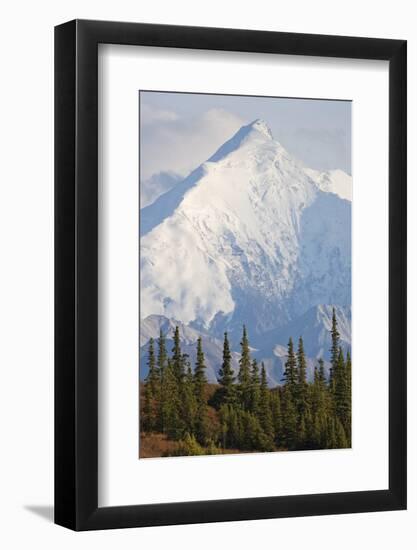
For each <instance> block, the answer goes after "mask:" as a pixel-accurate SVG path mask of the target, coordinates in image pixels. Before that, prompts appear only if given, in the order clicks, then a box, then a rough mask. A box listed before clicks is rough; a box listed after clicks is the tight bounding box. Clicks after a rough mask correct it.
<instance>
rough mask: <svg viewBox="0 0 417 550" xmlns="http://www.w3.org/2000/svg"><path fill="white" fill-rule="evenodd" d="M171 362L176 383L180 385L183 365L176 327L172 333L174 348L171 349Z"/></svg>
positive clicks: (182, 376) (178, 331)
mask: <svg viewBox="0 0 417 550" xmlns="http://www.w3.org/2000/svg"><path fill="white" fill-rule="evenodd" d="M171 362H172V368H173V370H174V374H175V377H176V379H177V382H178V384H181V382H182V380H183V378H184V375H185V365H184V356H183V354H182V353H181V342H180V330H179V327H178V326H176V327H175V331H174V347H173V348H172V357H171Z"/></svg>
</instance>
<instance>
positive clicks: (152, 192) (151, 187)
mask: <svg viewBox="0 0 417 550" xmlns="http://www.w3.org/2000/svg"><path fill="white" fill-rule="evenodd" d="M182 179H183V178H182V177H181V176H180V175H179V174H176V173H175V172H158V173H157V174H153V175H152V176H151V177H150V178H148V179H144V180H141V182H140V206H141V208H144V207H145V206H149V205H150V204H152V203H153V202H154V201H155V200H156V199H157V198H158V197H160V196H161V195H163V194H164V193H166V192H167V191H169V190H170V189H172V188H173V187H174V186H175V185H177V183H178V182H180V181H181V180H182Z"/></svg>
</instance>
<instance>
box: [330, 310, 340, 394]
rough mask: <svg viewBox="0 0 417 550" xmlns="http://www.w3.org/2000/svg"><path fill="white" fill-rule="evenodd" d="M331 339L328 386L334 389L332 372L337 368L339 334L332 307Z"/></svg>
mask: <svg viewBox="0 0 417 550" xmlns="http://www.w3.org/2000/svg"><path fill="white" fill-rule="evenodd" d="M330 334H331V339H332V347H331V348H330V363H331V367H330V374H329V386H330V389H331V390H333V389H334V384H333V378H334V371H335V369H336V368H337V361H338V357H339V347H340V334H339V331H338V328H337V318H336V310H335V308H334V307H333V313H332V328H331V331H330Z"/></svg>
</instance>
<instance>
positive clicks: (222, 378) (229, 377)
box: [218, 332, 236, 404]
mask: <svg viewBox="0 0 417 550" xmlns="http://www.w3.org/2000/svg"><path fill="white" fill-rule="evenodd" d="M218 382H219V384H220V385H221V387H222V391H221V398H222V402H223V403H226V404H233V403H235V401H236V394H235V387H234V384H233V382H234V375H233V369H232V354H231V352H230V347H229V340H228V337H227V332H225V333H224V342H223V363H222V366H221V368H220V369H219V380H218Z"/></svg>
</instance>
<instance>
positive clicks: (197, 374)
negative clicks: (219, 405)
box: [194, 336, 207, 443]
mask: <svg viewBox="0 0 417 550" xmlns="http://www.w3.org/2000/svg"><path fill="white" fill-rule="evenodd" d="M205 371H206V365H205V359H204V352H203V346H202V341H201V336H200V337H199V338H198V340H197V356H196V363H195V369H194V394H195V399H196V419H195V432H196V437H197V440H198V441H199V442H200V443H204V441H205V439H206V436H207V404H206V398H205V387H206V384H207V379H206V372H205Z"/></svg>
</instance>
